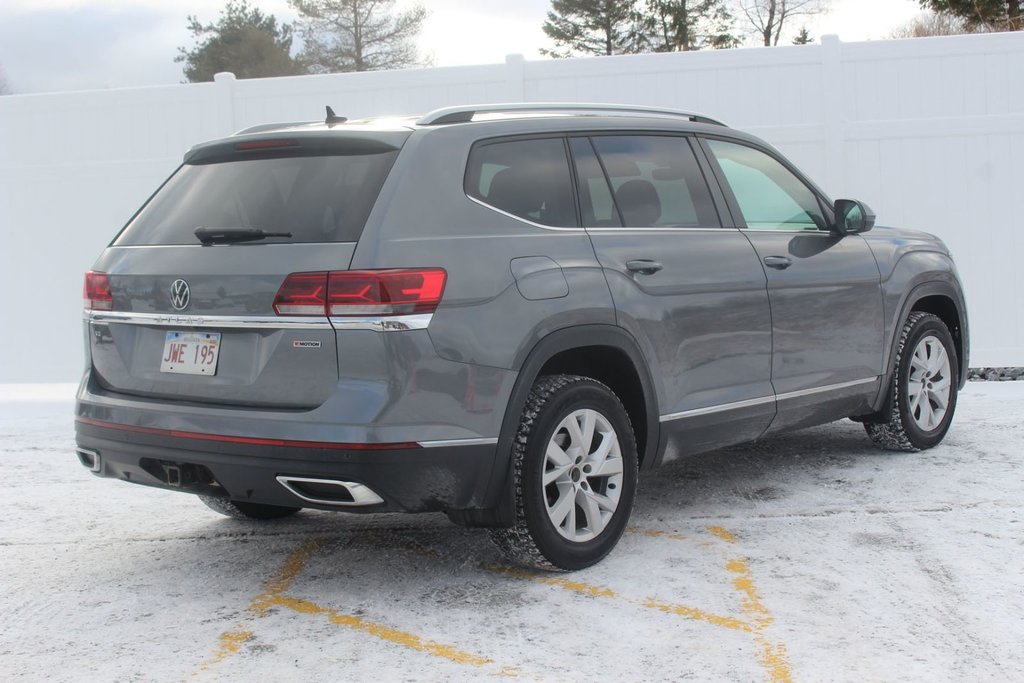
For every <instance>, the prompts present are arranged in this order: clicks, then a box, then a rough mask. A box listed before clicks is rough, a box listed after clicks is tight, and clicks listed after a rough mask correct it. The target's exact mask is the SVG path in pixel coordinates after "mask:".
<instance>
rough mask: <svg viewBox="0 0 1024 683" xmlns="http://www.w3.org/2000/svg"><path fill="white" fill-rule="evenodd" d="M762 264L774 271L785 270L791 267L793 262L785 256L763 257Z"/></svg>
mask: <svg viewBox="0 0 1024 683" xmlns="http://www.w3.org/2000/svg"><path fill="white" fill-rule="evenodd" d="M764 264H765V265H766V266H768V267H769V268H774V269H775V270H785V269H786V268H789V267H790V266H791V265H793V262H792V261H791V260H790V259H789V257H787V256H765V257H764Z"/></svg>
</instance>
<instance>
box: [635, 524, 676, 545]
mask: <svg viewBox="0 0 1024 683" xmlns="http://www.w3.org/2000/svg"><path fill="white" fill-rule="evenodd" d="M626 531H628V532H630V533H633V534H640V535H641V536H646V537H647V538H671V539H672V540H673V541H685V540H687V538H686V536H684V535H683V534H680V533H678V532H675V531H661V530H660V529H644V528H641V527H638V526H630V527H626Z"/></svg>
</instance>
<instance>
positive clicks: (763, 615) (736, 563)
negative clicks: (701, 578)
mask: <svg viewBox="0 0 1024 683" xmlns="http://www.w3.org/2000/svg"><path fill="white" fill-rule="evenodd" d="M725 567H726V569H728V570H729V571H730V572H732V573H733V574H735V576H734V577H733V580H732V585H733V587H734V588H735V589H736V590H737V591H739V592H740V593H741V594H742V595H743V596H744V597H743V600H742V601H741V602H740V609H742V610H743V613H744V614H746V615H747V617H748V618H749V619H750V621H751V623H752V625H753V627H754V629H753V630H754V640H755V641H757V644H758V645H760V646H761V654H760V655H759V657H758V659H759V660H760V661H761V664H762V665H763V666H764V667H765V669H767V670H768V675H769V677H770V678H771V680H772V682H773V683H789V682H790V681H792V680H793V676H792V673H791V671H790V668H789V659H788V657H787V656H786V646H785V645H783V644H782V643H773V642H771V641H770V640H769V639H768V638H767V637H766V636H765V634H764V631H765V629H767V628H768V627H769V626H771V625H772V623H774V621H775V618H774V617H773V616H772V614H771V612H769V611H768V608H767V607H765V605H764V603H763V602H761V596H760V594H759V593H758V591H757V586H756V585H755V584H754V577H753V576H752V575H751V573H750V567H749V566H748V565H747V562H746V560H730V561H729V563H728V564H726V566H725Z"/></svg>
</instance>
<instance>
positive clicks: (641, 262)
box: [626, 258, 662, 275]
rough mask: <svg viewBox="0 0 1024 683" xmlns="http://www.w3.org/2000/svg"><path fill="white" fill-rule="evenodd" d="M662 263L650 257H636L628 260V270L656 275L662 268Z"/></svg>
mask: <svg viewBox="0 0 1024 683" xmlns="http://www.w3.org/2000/svg"><path fill="white" fill-rule="evenodd" d="M661 268H662V265H661V264H660V263H658V262H657V261H652V260H650V259H646V258H645V259H636V260H635V261H626V270H628V271H630V272H633V273H641V274H643V275H654V274H655V273H657V272H658V271H659V270H661Z"/></svg>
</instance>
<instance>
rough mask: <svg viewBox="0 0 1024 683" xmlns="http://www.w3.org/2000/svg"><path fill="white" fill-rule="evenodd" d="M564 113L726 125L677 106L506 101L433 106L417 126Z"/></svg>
mask: <svg viewBox="0 0 1024 683" xmlns="http://www.w3.org/2000/svg"><path fill="white" fill-rule="evenodd" d="M547 111H549V112H566V113H573V112H576V113H583V114H589V115H591V116H597V115H599V114H602V113H604V114H616V113H621V114H652V115H655V116H675V117H683V118H686V119H689V120H690V121H694V122H696V123H710V124H712V125H716V126H725V124H724V123H722V122H721V121H717V120H715V119H712V118H710V117H707V116H704V115H702V114H696V113H694V112H689V111H679V110H677V109H663V108H661V107H644V106H634V105H629V104H592V103H587V102H508V103H504V104H470V105H465V106H460V107H444V108H443V109H435V110H434V111H432V112H430V113H429V114H427V115H426V116H424V117H423V118H421V119H420V120H419V121H417V122H416V124H417V125H420V126H440V125H444V124H447V123H467V122H469V121H472V120H473V116H475V115H476V114H488V113H503V112H509V113H512V112H547Z"/></svg>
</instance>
